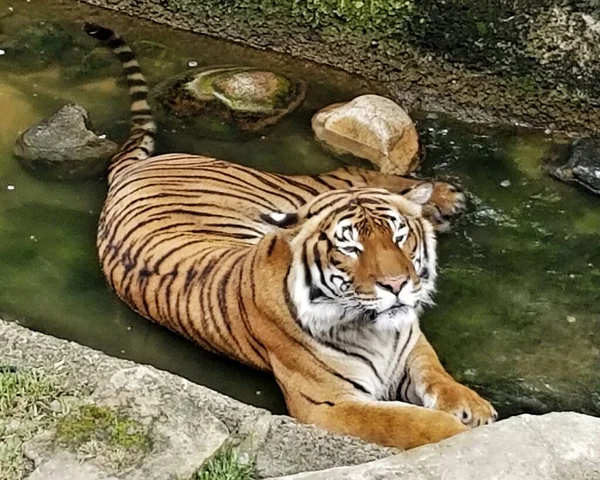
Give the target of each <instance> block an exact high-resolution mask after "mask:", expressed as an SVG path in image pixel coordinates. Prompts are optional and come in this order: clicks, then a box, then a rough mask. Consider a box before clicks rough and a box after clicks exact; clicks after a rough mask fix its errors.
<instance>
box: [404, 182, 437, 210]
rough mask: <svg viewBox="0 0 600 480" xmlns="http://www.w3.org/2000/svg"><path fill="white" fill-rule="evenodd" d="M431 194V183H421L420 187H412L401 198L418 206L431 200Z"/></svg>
mask: <svg viewBox="0 0 600 480" xmlns="http://www.w3.org/2000/svg"><path fill="white" fill-rule="evenodd" d="M432 194H433V183H431V182H425V183H421V184H420V185H417V186H416V187H413V188H412V189H411V190H409V191H408V192H406V193H403V194H402V196H403V197H404V198H406V199H407V200H410V201H411V202H413V203H416V204H418V205H425V204H426V203H427V202H428V201H429V199H430V198H431V195H432Z"/></svg>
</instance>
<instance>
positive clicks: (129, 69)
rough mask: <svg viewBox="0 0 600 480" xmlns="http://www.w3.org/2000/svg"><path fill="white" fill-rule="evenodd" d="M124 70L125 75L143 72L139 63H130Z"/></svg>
mask: <svg viewBox="0 0 600 480" xmlns="http://www.w3.org/2000/svg"><path fill="white" fill-rule="evenodd" d="M123 72H125V75H127V76H129V75H133V74H134V73H142V69H141V67H140V66H139V65H129V66H128V67H123Z"/></svg>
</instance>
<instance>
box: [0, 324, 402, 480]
mask: <svg viewBox="0 0 600 480" xmlns="http://www.w3.org/2000/svg"><path fill="white" fill-rule="evenodd" d="M1 365H4V366H11V367H16V368H37V369H40V370H41V371H42V372H48V373H51V374H53V375H58V376H60V378H61V379H62V381H63V382H64V384H65V386H66V387H68V388H69V390H74V391H77V392H79V394H80V395H79V400H80V401H81V402H93V404H94V405H98V406H100V407H101V408H108V409H111V410H112V411H115V412H123V413H125V414H127V416H128V417H130V418H131V419H132V420H135V421H136V422H138V423H139V424H140V425H145V426H147V427H148V428H147V431H148V435H149V437H150V442H151V445H152V449H151V451H150V452H149V453H148V454H147V455H144V456H143V458H140V459H139V461H138V464H137V465H138V466H137V467H136V468H137V470H136V469H134V470H133V471H131V472H130V471H126V472H117V473H115V469H111V468H106V465H105V464H103V463H102V462H100V463H94V461H90V460H89V459H88V460H86V461H85V466H84V465H80V466H79V467H77V468H79V469H80V470H72V471H71V473H72V475H71V476H70V477H68V476H67V475H66V472H67V471H68V470H71V469H72V468H75V467H73V464H74V461H75V460H77V455H76V454H75V453H73V449H65V448H63V447H62V446H61V445H58V446H57V445H56V443H55V442H54V441H53V440H54V438H55V436H54V432H53V431H50V430H48V431H46V432H43V433H42V434H41V435H40V436H38V437H37V438H35V439H34V440H33V441H31V442H30V443H29V444H28V445H27V449H26V451H27V454H28V455H29V457H30V458H31V459H33V460H34V462H35V464H36V467H37V470H36V472H35V474H32V479H35V480H37V479H40V480H41V479H44V480H55V479H56V480H58V479H59V478H63V477H61V476H60V473H61V472H63V473H65V476H64V478H65V479H70V478H73V479H75V478H81V479H86V480H87V478H88V476H89V478H90V479H92V480H97V479H98V480H100V479H102V480H108V479H111V477H114V476H115V475H118V478H127V479H138V478H139V479H142V478H143V479H144V480H163V479H164V480H171V479H172V478H175V477H174V474H175V473H179V474H180V477H179V478H189V475H188V474H189V472H190V471H192V470H193V468H199V467H200V466H201V465H202V462H203V461H204V459H205V458H207V457H208V456H210V455H211V453H212V452H214V450H215V449H216V448H218V447H219V446H220V445H221V444H222V443H223V442H224V441H225V439H226V438H227V439H228V440H230V441H231V442H232V443H234V444H238V443H239V444H240V450H241V451H242V452H243V453H247V454H248V455H250V456H251V457H255V458H256V461H257V470H258V475H259V477H260V478H264V477H267V476H277V475H287V474H292V473H298V472H301V471H304V470H317V469H325V468H332V467H336V466H341V465H356V464H359V463H363V462H368V461H372V460H376V459H380V458H384V457H387V456H389V455H391V454H393V453H396V452H397V450H393V449H389V448H384V447H380V446H378V445H373V444H367V443H365V442H363V441H361V440H359V439H357V438H351V437H342V436H339V435H332V434H329V433H328V432H325V431H323V430H321V429H318V428H316V427H312V426H307V425H302V424H299V423H297V422H296V421H294V420H293V419H291V418H289V417H286V416H278V415H271V414H270V413H269V412H267V411H265V410H261V409H258V408H255V407H251V406H249V405H244V404H242V403H240V402H238V401H235V400H233V399H231V398H229V397H226V396H225V395H221V394H219V393H217V392H214V391H212V390H209V389H208V388H205V387H203V386H201V385H196V384H194V383H192V382H190V381H188V380H185V379H183V378H180V377H178V376H176V375H172V374H170V373H167V372H162V371H159V370H157V369H155V368H152V367H146V366H140V365H136V364H134V363H133V362H129V361H126V360H120V359H116V358H112V357H109V356H107V355H104V354H103V353H101V352H97V351H95V350H92V349H90V348H87V347H83V346H81V345H77V344H75V343H73V342H67V341H65V340H59V339H56V338H53V337H50V336H47V335H43V334H40V333H36V332H32V331H31V330H27V329H25V328H23V327H20V326H18V325H16V324H14V323H7V322H3V321H2V320H0V366H1ZM75 450H76V449H75ZM83 450H85V448H84V449H83ZM80 459H81V458H80ZM53 472H54V473H53ZM73 472H79V473H80V475H79V477H77V476H76V475H75V473H73ZM150 472H152V473H150ZM33 475H35V476H33ZM52 475H54V476H52ZM86 475H88V476H86ZM124 475H125V476H124ZM111 480H112V479H111Z"/></svg>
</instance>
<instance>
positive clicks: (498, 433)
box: [278, 413, 600, 480]
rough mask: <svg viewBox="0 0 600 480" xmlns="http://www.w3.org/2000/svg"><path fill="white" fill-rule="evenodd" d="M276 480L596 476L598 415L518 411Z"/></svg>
mask: <svg viewBox="0 0 600 480" xmlns="http://www.w3.org/2000/svg"><path fill="white" fill-rule="evenodd" d="M278 478H279V480H284V479H285V480H337V479H344V480H383V479H390V480H391V479H395V478H410V479H411V480H434V479H438V478H457V479H460V480H479V479H482V478H484V479H486V480H520V479H523V480H537V479H539V480H542V479H543V480H563V479H565V478H573V479H582V480H583V479H589V480H594V479H597V478H600V419H598V418H595V417H588V416H586V415H581V414H577V413H551V414H548V415H543V416H540V417H534V416H531V415H521V416H519V417H513V418H510V419H508V420H505V421H501V422H498V423H496V424H493V425H490V426H486V427H479V428H476V429H474V430H471V431H470V432H467V433H464V434H461V435H458V436H456V437H452V438H450V439H448V440H445V441H443V442H440V443H438V444H433V445H427V446H424V447H421V448H415V449H413V450H410V451H408V452H403V453H401V454H399V455H394V456H393V457H389V458H386V459H383V460H378V461H376V462H371V463H366V464H364V465H359V466H356V467H341V468H335V469H330V470H326V471H321V472H310V473H300V474H297V475H291V476H287V477H278Z"/></svg>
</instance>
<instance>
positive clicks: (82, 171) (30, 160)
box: [14, 105, 117, 180]
mask: <svg viewBox="0 0 600 480" xmlns="http://www.w3.org/2000/svg"><path fill="white" fill-rule="evenodd" d="M92 128H93V127H92V125H91V124H90V121H89V118H88V113H87V111H86V110H85V109H84V108H83V107H82V106H80V105H65V106H64V107H62V108H61V109H60V110H59V111H58V112H56V113H55V114H53V115H51V116H50V117H48V118H47V119H45V120H42V121H41V122H40V123H38V124H37V125H34V126H32V127H30V128H29V129H28V130H26V131H25V132H23V133H22V134H21V135H20V136H19V138H18V139H17V141H16V145H15V148H14V153H15V155H16V156H17V157H18V158H19V159H20V160H21V163H22V164H23V166H24V167H26V168H27V169H28V170H30V171H32V172H34V173H37V174H40V175H42V176H44V177H48V178H51V179H55V180H68V179H81V178H90V177H95V176H98V175H100V174H102V172H104V169H105V167H106V165H107V163H108V160H109V159H110V157H111V156H112V155H113V154H114V153H115V152H116V150H117V145H116V144H115V143H114V142H112V141H111V140H108V139H107V138H105V137H102V136H98V135H97V134H96V133H95V132H94V131H93V130H92Z"/></svg>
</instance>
